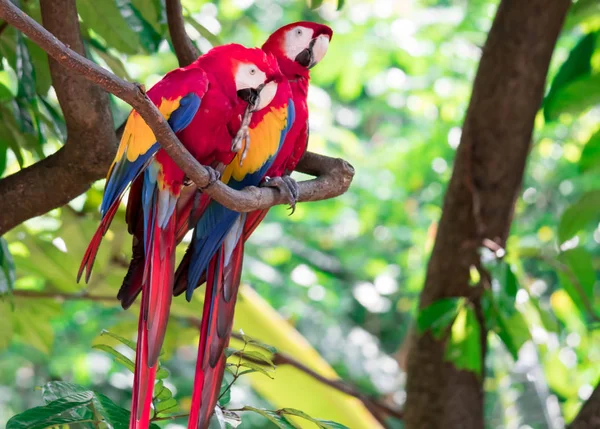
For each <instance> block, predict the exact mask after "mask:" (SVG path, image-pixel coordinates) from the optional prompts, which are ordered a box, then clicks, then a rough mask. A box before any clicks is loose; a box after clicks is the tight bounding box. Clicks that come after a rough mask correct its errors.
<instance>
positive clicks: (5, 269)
mask: <svg viewBox="0 0 600 429" xmlns="http://www.w3.org/2000/svg"><path fill="white" fill-rule="evenodd" d="M14 286H15V262H14V261H13V257H12V255H11V254H10V251H9V250H8V243H7V242H6V239H4V238H3V237H0V295H1V294H5V293H7V292H9V291H11V290H13V288H14Z"/></svg>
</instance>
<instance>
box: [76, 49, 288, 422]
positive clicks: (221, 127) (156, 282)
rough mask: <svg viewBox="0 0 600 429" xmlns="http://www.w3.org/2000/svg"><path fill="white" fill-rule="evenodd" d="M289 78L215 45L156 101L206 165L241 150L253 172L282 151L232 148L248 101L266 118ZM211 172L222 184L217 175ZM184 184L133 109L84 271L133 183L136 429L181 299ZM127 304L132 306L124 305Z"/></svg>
mask: <svg viewBox="0 0 600 429" xmlns="http://www.w3.org/2000/svg"><path fill="white" fill-rule="evenodd" d="M282 78H283V76H282V75H281V73H280V71H279V68H278V67H277V63H276V61H275V59H274V58H273V57H272V56H268V55H266V54H265V52H264V51H262V50H260V49H256V48H255V49H247V48H245V47H243V46H241V45H234V44H231V45H225V46H221V47H217V48H214V49H212V50H211V51H210V52H209V53H207V54H205V55H203V56H201V57H200V58H198V60H196V61H195V62H194V63H192V64H191V65H189V66H187V67H184V68H179V69H176V70H174V71H171V72H170V73H168V74H167V75H166V76H165V77H164V78H163V79H162V80H161V81H160V82H158V83H157V84H156V85H155V86H154V87H152V88H151V89H150V90H149V91H148V97H149V98H150V99H151V100H152V102H153V103H154V104H155V105H156V106H157V107H158V108H159V110H160V112H161V113H162V114H163V116H165V118H167V120H168V122H169V124H170V126H171V128H172V129H173V131H174V132H175V133H176V134H177V136H178V137H179V139H180V140H181V142H182V143H183V144H184V145H185V147H186V148H187V149H188V150H189V151H190V153H191V154H192V155H193V156H194V157H195V158H196V159H197V160H198V161H199V162H200V163H202V164H204V165H211V164H214V163H215V162H219V163H223V164H228V163H230V162H231V161H232V160H233V158H234V156H236V154H235V152H233V150H234V149H235V150H237V149H238V148H239V150H240V155H239V156H242V154H244V153H246V154H247V158H246V159H245V160H244V162H243V167H241V168H245V169H246V170H248V169H249V167H250V165H251V164H252V162H255V163H257V162H260V156H261V155H262V156H267V152H269V151H273V150H274V149H273V148H272V146H269V147H268V148H266V149H262V152H261V145H260V144H258V143H257V142H255V144H254V145H251V148H248V149H253V152H252V153H253V156H254V158H251V159H250V153H249V152H248V151H247V150H246V149H245V148H243V147H239V146H240V145H239V144H237V143H236V144H234V145H232V139H233V141H234V142H236V141H237V140H238V139H236V138H235V137H237V136H236V133H237V130H238V129H239V127H240V125H241V117H240V115H239V113H240V112H243V110H244V109H245V103H244V102H243V101H248V102H249V103H251V104H252V106H253V107H254V109H255V110H257V112H256V114H257V115H260V112H261V110H260V109H262V108H264V107H265V106H267V105H269V103H270V102H271V101H272V99H273V98H274V96H275V92H276V89H277V87H278V84H277V81H281V80H282ZM284 83H285V85H287V82H284ZM259 90H260V93H259ZM246 146H247V143H246ZM257 152H258V153H257ZM256 153H257V154H256ZM269 153H270V152H269ZM237 164H238V165H239V164H240V163H239V161H238V162H237ZM210 171H211V173H212V174H213V175H215V179H216V173H215V171H214V170H212V169H210ZM184 180H185V177H184V173H183V171H182V170H181V169H180V168H179V167H178V166H177V165H176V164H175V162H174V161H173V160H172V159H171V158H170V157H169V156H168V155H167V153H166V152H165V151H164V150H163V149H161V148H160V146H159V144H158V143H157V142H156V138H155V136H154V134H153V132H152V131H151V129H150V128H149V127H148V126H147V125H146V123H145V122H144V120H143V119H142V118H141V116H140V115H139V114H138V113H137V112H135V111H133V112H132V113H131V114H130V115H129V118H128V120H127V124H126V126H125V130H124V133H123V137H122V139H121V143H120V146H119V149H118V151H117V155H116V157H115V160H114V162H113V165H112V166H111V167H110V169H109V172H108V176H107V183H106V187H105V192H104V196H103V200H102V205H101V213H102V220H101V222H100V226H99V227H98V230H97V231H96V233H95V234H94V237H93V238H92V240H91V243H90V245H89V247H88V249H87V251H86V253H85V256H84V258H83V262H82V264H81V267H80V270H79V273H78V280H79V278H80V277H81V275H82V273H83V271H84V269H85V270H86V281H87V280H89V276H90V273H91V269H92V266H93V263H94V259H95V257H96V253H97V251H98V246H99V245H100V241H101V239H102V237H103V235H104V234H105V232H106V231H107V229H108V227H109V225H110V223H111V221H112V219H113V217H114V215H115V213H116V211H117V208H118V206H119V203H120V201H121V198H122V196H123V194H124V192H125V190H126V189H127V188H128V187H129V185H130V184H131V191H130V194H129V200H128V206H127V215H126V220H127V223H128V226H129V231H130V233H132V234H134V248H135V247H136V246H140V247H141V248H142V249H143V255H144V264H143V265H142V269H140V270H137V272H136V273H137V274H136V275H137V277H136V278H135V279H132V278H129V279H127V278H126V281H127V280H128V281H130V282H133V281H135V282H137V283H136V287H139V290H141V291H142V307H141V310H140V318H139V332H138V342H137V350H136V365H135V366H136V369H135V375H134V387H133V399H132V410H131V421H130V428H136V429H138V428H139V429H146V428H148V427H149V423H150V422H149V420H150V408H151V403H152V395H153V388H154V380H155V375H156V369H157V360H158V356H159V354H160V350H161V348H162V344H163V340H164V336H165V331H166V327H167V321H168V316H169V308H170V304H171V297H172V294H173V271H174V260H175V246H176V240H175V238H176V237H175V232H176V228H175V227H176V218H177V217H176V214H175V208H176V205H177V201H178V199H179V197H180V194H181V189H182V187H183V183H184ZM135 262H136V261H135V260H133V261H132V265H134V263H135ZM121 295H123V294H122V291H120V292H119V297H120V298H121V299H122V301H123V299H124V298H122V297H121ZM125 304H128V305H130V304H131V302H127V303H126V302H124V301H123V305H124V306H126V305H125Z"/></svg>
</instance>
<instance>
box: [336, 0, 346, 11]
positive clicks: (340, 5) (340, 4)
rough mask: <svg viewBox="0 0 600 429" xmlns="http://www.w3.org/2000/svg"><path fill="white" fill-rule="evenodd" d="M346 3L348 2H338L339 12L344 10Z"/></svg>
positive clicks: (339, 0)
mask: <svg viewBox="0 0 600 429" xmlns="http://www.w3.org/2000/svg"><path fill="white" fill-rule="evenodd" d="M345 3H346V0H338V4H337V10H342V8H343V7H344V4H345Z"/></svg>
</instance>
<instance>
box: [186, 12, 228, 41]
mask: <svg viewBox="0 0 600 429" xmlns="http://www.w3.org/2000/svg"><path fill="white" fill-rule="evenodd" d="M184 19H185V22H187V23H189V24H190V25H191V26H192V27H194V28H195V29H196V31H197V32H198V33H200V35H201V36H202V37H204V38H205V39H206V40H208V41H209V42H210V44H211V45H213V46H220V45H222V43H221V39H219V36H215V35H214V34H212V33H211V32H210V31H208V29H207V28H206V27H205V26H203V25H202V24H200V23H199V22H198V21H196V20H195V19H194V18H192V17H191V16H186V17H185V18H184Z"/></svg>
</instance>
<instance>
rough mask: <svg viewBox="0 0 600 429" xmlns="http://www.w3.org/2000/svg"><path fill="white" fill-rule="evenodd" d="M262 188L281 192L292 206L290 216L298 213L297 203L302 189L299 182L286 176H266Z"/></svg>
mask: <svg viewBox="0 0 600 429" xmlns="http://www.w3.org/2000/svg"><path fill="white" fill-rule="evenodd" d="M261 186H266V187H269V188H277V189H278V190H279V192H281V193H282V194H283V195H284V197H285V199H286V200H287V202H288V204H289V205H290V210H291V212H290V216H291V215H292V214H294V211H296V202H297V201H298V197H299V195H300V187H299V186H298V182H296V181H295V180H294V179H292V178H291V177H290V176H288V175H285V176H281V177H269V176H266V177H265V179H264V181H263V183H262V184H261Z"/></svg>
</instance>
